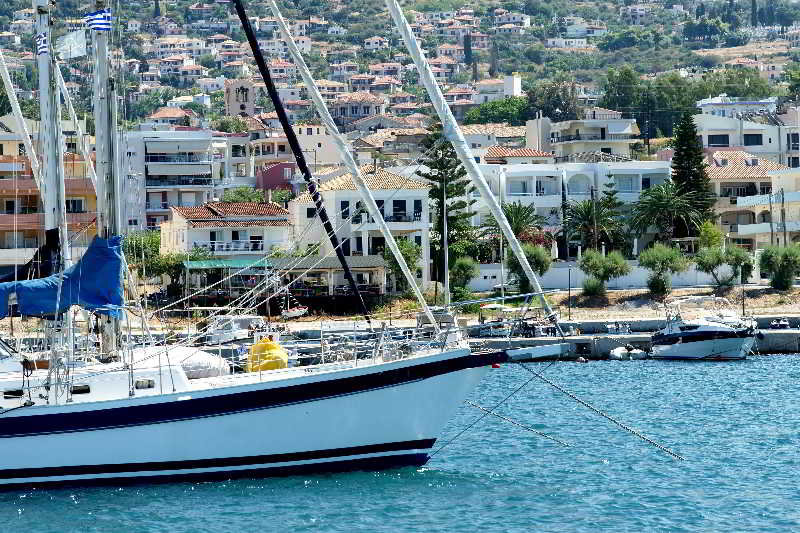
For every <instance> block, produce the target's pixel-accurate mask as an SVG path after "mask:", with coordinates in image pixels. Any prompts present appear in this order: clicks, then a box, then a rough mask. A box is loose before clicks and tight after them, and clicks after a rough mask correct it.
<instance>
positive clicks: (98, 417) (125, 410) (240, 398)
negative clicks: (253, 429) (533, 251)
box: [0, 352, 508, 438]
mask: <svg viewBox="0 0 800 533" xmlns="http://www.w3.org/2000/svg"><path fill="white" fill-rule="evenodd" d="M507 358H508V356H506V355H505V353H504V352H491V353H485V354H480V353H476V354H467V355H465V356H462V357H455V358H452V359H446V360H444V361H433V362H430V363H423V364H418V365H412V366H410V367H405V368H396V369H392V370H385V371H383V372H375V373H373V374H367V375H362V376H353V377H347V378H338V379H336V378H334V379H330V380H327V381H321V382H316V383H306V384H302V385H290V386H286V387H279V388H273V389H261V390H253V391H246V392H237V393H231V394H219V395H213V396H208V397H202V398H191V399H187V400H183V401H167V402H162V403H154V404H147V405H132V406H125V407H116V408H111V409H96V410H91V411H89V410H87V411H76V412H71V413H54V414H42V415H35V416H33V415H30V416H25V415H24V414H23V413H24V411H17V413H19V414H20V415H21V416H16V417H8V418H3V417H2V416H1V415H0V438H10V437H26V436H33V435H48V434H53V433H65V432H75V431H95V430H102V429H111V428H120V427H132V426H141V425H147V424H161V423H165V422H175V421H181V420H191V419H196V418H205V417H213V416H222V415H229V414H235V413H242V412H247V411H254V410H260V409H270V408H274V407H281V406H286V405H292V404H297V403H303V402H310V401H316V400H322V399H325V398H332V397H336V396H344V395H348V394H355V393H359V392H365V391H368V390H375V389H381V388H386V387H393V386H397V385H402V384H404V383H410V382H413V381H419V380H423V379H427V378H431V377H435V376H439V375H443V374H448V373H451V372H457V371H459V370H465V369H468V368H476V367H481V366H486V365H490V364H492V363H499V362H504V361H506V360H507ZM87 405H90V404H87Z"/></svg>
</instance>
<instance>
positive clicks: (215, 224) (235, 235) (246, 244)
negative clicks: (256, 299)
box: [161, 202, 292, 259]
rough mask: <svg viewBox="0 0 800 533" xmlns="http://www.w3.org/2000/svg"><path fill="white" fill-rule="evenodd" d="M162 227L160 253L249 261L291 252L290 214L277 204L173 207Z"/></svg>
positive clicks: (245, 203) (232, 203) (242, 203)
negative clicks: (204, 252) (195, 252)
mask: <svg viewBox="0 0 800 533" xmlns="http://www.w3.org/2000/svg"><path fill="white" fill-rule="evenodd" d="M170 210H171V217H170V220H169V221H168V222H164V223H163V224H161V253H176V252H177V253H184V254H185V253H189V252H191V251H192V250H193V249H195V248H202V249H204V250H207V251H209V252H211V254H212V255H214V256H216V257H250V258H252V259H258V258H260V257H263V255H264V253H265V252H267V253H269V252H271V251H274V250H275V249H278V250H286V249H289V248H290V246H291V243H292V227H291V225H290V223H289V211H287V210H286V209H284V208H283V207H281V206H279V205H278V204H275V203H269V202H264V203H257V202H210V203H204V204H201V205H197V206H193V207H180V206H171V207H170Z"/></svg>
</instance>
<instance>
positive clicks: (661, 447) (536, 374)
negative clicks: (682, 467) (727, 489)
mask: <svg viewBox="0 0 800 533" xmlns="http://www.w3.org/2000/svg"><path fill="white" fill-rule="evenodd" d="M517 364H518V365H520V366H521V367H522V368H524V369H525V370H527V371H528V372H530V373H531V374H533V377H534V378H539V379H540V380H542V381H544V382H545V383H547V384H548V385H550V386H551V387H553V388H554V389H556V390H557V391H559V392H561V393H563V394H565V395H567V396H569V397H570V398H572V399H573V400H575V401H576V402H578V403H579V404H581V405H583V406H584V407H586V408H587V409H589V410H591V411H594V412H595V413H597V414H598V415H600V416H602V417H603V418H605V419H607V420H609V421H610V422H612V423H614V424H615V425H617V426H619V427H620V428H622V429H624V430H625V431H627V432H628V433H631V434H633V435H635V436H636V437H639V438H640V439H642V440H643V441H645V442H647V443H648V444H651V445H653V446H655V447H656V448H658V449H659V450H661V451H662V452H664V453H666V454H667V455H669V456H671V457H673V458H675V459H677V460H679V461H684V460H685V458H684V457H683V456H681V455H678V454H677V453H675V452H673V451H672V450H670V449H669V448H667V447H666V446H664V445H662V444H659V443H658V442H656V441H654V440H653V439H651V438H650V437H648V436H647V435H644V434H643V433H641V432H640V431H638V430H636V429H634V428H632V427H630V426H628V425H626V424H624V423H622V422H620V421H619V420H617V419H616V418H614V417H612V416H611V415H609V414H607V413H605V412H603V411H601V410H600V409H598V408H597V407H595V406H593V405H591V404H590V403H589V402H586V401H585V400H582V399H580V398H578V397H577V396H576V395H575V394H573V393H571V392H570V391H568V390H567V389H565V388H563V387H561V386H560V385H558V384H557V383H555V382H553V381H551V380H550V379H548V378H546V377H544V375H542V374H540V373H539V372H536V371H534V370H532V369H531V368H529V367H528V366H527V365H526V364H525V363H522V362H517Z"/></svg>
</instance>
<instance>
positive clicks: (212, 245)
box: [192, 241, 272, 253]
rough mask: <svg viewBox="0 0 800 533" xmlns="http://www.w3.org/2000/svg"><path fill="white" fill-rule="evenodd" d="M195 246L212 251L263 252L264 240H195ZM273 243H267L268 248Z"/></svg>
mask: <svg viewBox="0 0 800 533" xmlns="http://www.w3.org/2000/svg"><path fill="white" fill-rule="evenodd" d="M192 244H193V246H194V248H202V249H204V250H208V251H209V252H212V253H226V252H228V253H229V252H263V251H264V242H263V241H195V242H193V243H192ZM271 246H272V244H271V243H270V244H268V245H267V249H268V248H270V247H271Z"/></svg>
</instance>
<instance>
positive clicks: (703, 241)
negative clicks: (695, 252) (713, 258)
mask: <svg viewBox="0 0 800 533" xmlns="http://www.w3.org/2000/svg"><path fill="white" fill-rule="evenodd" d="M724 242H725V235H724V234H723V233H722V230H721V229H719V228H718V227H717V225H716V224H714V223H713V222H711V221H710V220H706V221H705V222H703V223H702V224H700V229H699V230H698V232H697V244H698V246H699V247H700V248H701V249H702V248H715V247H717V246H719V247H721V246H722V244H723V243H724Z"/></svg>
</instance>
